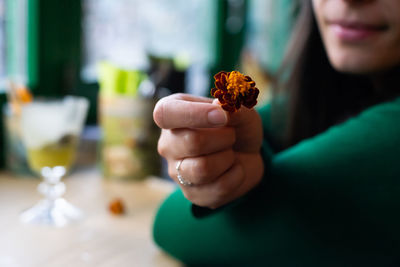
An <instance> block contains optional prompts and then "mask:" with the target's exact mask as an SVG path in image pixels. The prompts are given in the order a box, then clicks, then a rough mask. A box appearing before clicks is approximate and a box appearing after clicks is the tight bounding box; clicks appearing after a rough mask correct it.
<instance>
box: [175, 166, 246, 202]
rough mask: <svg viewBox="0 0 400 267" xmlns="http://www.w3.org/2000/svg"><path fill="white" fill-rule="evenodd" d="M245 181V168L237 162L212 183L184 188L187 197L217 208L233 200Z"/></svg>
mask: <svg viewBox="0 0 400 267" xmlns="http://www.w3.org/2000/svg"><path fill="white" fill-rule="evenodd" d="M244 181H245V175H244V171H243V168H242V166H241V165H240V164H238V163H236V164H234V165H232V167H231V168H230V169H229V170H228V171H227V172H225V173H224V174H223V175H221V176H220V177H218V179H216V180H214V182H212V183H208V184H204V185H195V186H193V187H184V188H182V191H183V194H184V195H185V197H186V198H187V199H188V200H189V201H191V202H192V203H194V204H196V205H198V206H202V207H208V208H211V209H215V208H217V207H219V206H222V205H224V204H225V203H228V202H230V201H232V199H233V194H234V193H235V192H236V191H237V190H238V189H239V188H240V186H241V185H242V184H243V183H244Z"/></svg>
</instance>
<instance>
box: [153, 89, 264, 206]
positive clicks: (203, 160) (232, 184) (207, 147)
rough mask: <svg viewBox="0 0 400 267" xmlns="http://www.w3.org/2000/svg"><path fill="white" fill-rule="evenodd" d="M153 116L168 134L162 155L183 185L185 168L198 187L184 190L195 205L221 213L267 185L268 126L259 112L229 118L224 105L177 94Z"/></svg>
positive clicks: (164, 136) (161, 142) (244, 111)
mask: <svg viewBox="0 0 400 267" xmlns="http://www.w3.org/2000/svg"><path fill="white" fill-rule="evenodd" d="M153 116H154V121H155V122H156V123H157V125H158V126H159V127H160V128H161V129H162V132H161V136H160V139H159V142H158V151H159V153H160V155H162V156H163V157H165V158H166V159H167V161H168V173H169V175H170V176H171V177H172V178H173V179H174V180H175V181H177V182H178V183H179V181H178V178H177V176H178V172H177V170H176V166H177V164H178V163H181V164H180V166H179V173H180V175H181V176H182V178H183V179H184V180H185V181H187V182H190V183H191V184H192V185H190V186H188V185H182V184H180V185H181V187H182V191H183V193H184V195H185V197H186V198H187V199H188V200H189V201H191V202H192V203H193V204H196V205H198V206H202V207H208V208H212V209H215V208H218V207H220V206H222V205H224V204H227V203H229V202H231V201H233V200H235V199H237V198H239V197H240V196H242V195H244V194H245V193H247V192H248V191H250V190H251V189H252V188H253V187H255V186H256V185H257V184H258V183H259V182H260V181H261V178H262V175H263V171H264V164H263V162H262V158H261V155H260V148H261V144H262V126H261V119H260V117H259V115H258V113H257V112H256V111H255V110H254V109H247V108H245V107H242V108H241V109H240V110H239V111H237V112H235V113H233V114H229V113H227V112H225V111H224V110H223V109H222V108H221V107H220V106H219V104H218V100H214V101H213V100H212V99H209V98H203V97H196V96H191V95H186V94H175V95H171V96H168V97H165V98H163V99H161V100H160V101H159V102H158V103H157V105H156V107H155V109H154V114H153Z"/></svg>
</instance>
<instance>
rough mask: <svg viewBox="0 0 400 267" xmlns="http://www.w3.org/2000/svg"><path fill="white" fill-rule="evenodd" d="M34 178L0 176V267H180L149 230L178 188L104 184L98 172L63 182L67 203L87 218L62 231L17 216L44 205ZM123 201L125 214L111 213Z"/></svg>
mask: <svg viewBox="0 0 400 267" xmlns="http://www.w3.org/2000/svg"><path fill="white" fill-rule="evenodd" d="M39 182H40V180H39V179H37V178H36V179H35V178H18V177H15V176H14V175H10V174H9V173H5V172H4V173H0V266H1V267H8V266H9V267H20V266H21V267H30V266H35V267H36V266H41V267H43V266H44V267H47V266H51V267H53V266H55V267H64V266H65V267H71V266H73V267H78V266H96V267H108V266H121V267H124V266H156V267H158V266H160V267H163V266H181V264H180V263H179V262H177V261H176V260H174V259H172V258H171V257H169V256H168V255H166V254H164V253H163V252H162V251H161V250H160V249H159V248H158V247H157V246H156V245H155V244H154V242H153V240H152V235H151V227H152V222H153V219H154V214H155V212H156V209H157V207H158V206H159V204H160V203H161V201H162V200H163V199H164V198H165V197H166V196H167V195H168V194H169V193H170V192H171V191H172V190H173V189H174V184H172V183H170V182H168V181H165V180H161V179H159V178H155V177H153V178H148V179H146V180H144V181H140V182H138V181H136V182H123V181H109V180H105V179H102V177H101V174H100V172H99V171H97V170H96V169H88V170H80V171H77V172H75V173H72V174H71V175H70V176H68V177H66V178H65V179H64V182H65V184H66V186H67V192H66V194H65V198H66V199H67V200H68V201H70V202H71V203H72V204H74V205H76V206H78V207H79V208H81V209H82V210H83V211H84V213H85V217H84V219H83V220H81V221H80V222H77V223H75V224H72V225H68V226H66V227H63V228H54V227H48V226H47V227H45V226H37V225H36V226H35V225H25V224H22V223H20V222H19V217H18V216H19V214H20V212H21V211H23V210H24V209H26V208H29V207H30V206H32V205H33V204H35V203H36V202H37V201H38V200H40V198H41V195H40V194H39V193H38V192H37V191H36V187H37V185H38V183H39ZM116 197H118V198H121V199H122V200H123V202H124V204H125V207H126V210H127V212H126V214H124V215H122V216H116V215H113V214H111V213H110V212H109V211H108V208H107V207H108V204H109V202H110V201H111V200H112V199H114V198H116Z"/></svg>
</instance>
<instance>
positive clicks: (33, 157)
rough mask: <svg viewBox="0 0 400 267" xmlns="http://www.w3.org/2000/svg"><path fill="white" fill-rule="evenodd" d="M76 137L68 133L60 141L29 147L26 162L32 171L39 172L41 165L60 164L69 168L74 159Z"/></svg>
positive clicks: (51, 166) (53, 165) (54, 165)
mask: <svg viewBox="0 0 400 267" xmlns="http://www.w3.org/2000/svg"><path fill="white" fill-rule="evenodd" d="M76 146H77V137H76V136H72V135H68V136H66V137H64V138H63V139H61V141H60V142H57V143H53V144H48V145H45V146H42V147H39V148H29V147H28V149H27V153H28V162H29V165H30V167H31V168H32V170H33V171H35V172H36V173H38V174H40V171H41V170H42V168H43V167H50V168H53V167H56V166H62V167H64V168H65V169H66V171H68V170H69V168H70V167H71V165H72V163H73V162H74V160H75V154H76V153H75V151H76Z"/></svg>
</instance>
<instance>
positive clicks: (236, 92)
mask: <svg viewBox="0 0 400 267" xmlns="http://www.w3.org/2000/svg"><path fill="white" fill-rule="evenodd" d="M214 79H215V88H212V89H211V95H212V96H213V97H215V98H218V100H219V102H220V103H221V106H222V108H223V109H224V110H226V111H229V112H235V111H237V110H238V109H239V108H240V106H241V105H243V106H245V107H247V108H252V107H254V106H255V105H256V104H257V97H258V94H259V93H260V91H259V90H258V89H257V88H256V87H255V86H256V83H255V82H254V81H253V80H252V79H251V78H250V76H246V75H243V74H241V73H240V72H238V71H231V72H226V71H220V72H218V73H217V74H215V75H214Z"/></svg>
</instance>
